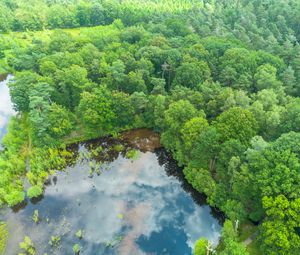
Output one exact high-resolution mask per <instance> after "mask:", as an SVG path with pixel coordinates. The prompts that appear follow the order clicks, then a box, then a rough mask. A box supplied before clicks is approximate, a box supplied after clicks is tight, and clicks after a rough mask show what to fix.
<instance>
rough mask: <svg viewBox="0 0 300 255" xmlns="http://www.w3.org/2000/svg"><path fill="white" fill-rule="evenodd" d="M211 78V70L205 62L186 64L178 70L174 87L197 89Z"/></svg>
mask: <svg viewBox="0 0 300 255" xmlns="http://www.w3.org/2000/svg"><path fill="white" fill-rule="evenodd" d="M209 77H210V69H209V67H208V65H207V63H206V62H204V61H191V62H184V63H182V65H181V66H179V67H178V68H177V69H176V75H175V78H174V81H173V86H176V85H181V86H184V87H188V88H192V89H194V88H196V87H197V86H198V85H199V84H201V83H202V82H204V81H205V80H207V79H208V78H209Z"/></svg>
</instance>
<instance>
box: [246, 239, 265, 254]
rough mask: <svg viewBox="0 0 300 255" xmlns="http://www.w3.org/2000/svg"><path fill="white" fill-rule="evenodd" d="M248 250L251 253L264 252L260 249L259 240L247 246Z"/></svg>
mask: <svg viewBox="0 0 300 255" xmlns="http://www.w3.org/2000/svg"><path fill="white" fill-rule="evenodd" d="M247 250H248V252H249V254H250V255H262V253H261V252H260V250H259V245H258V243H257V241H253V242H252V243H251V244H249V245H248V246H247Z"/></svg>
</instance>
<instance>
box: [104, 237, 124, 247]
mask: <svg viewBox="0 0 300 255" xmlns="http://www.w3.org/2000/svg"><path fill="white" fill-rule="evenodd" d="M123 238H124V237H123V236H122V235H118V236H116V237H115V238H114V239H113V240H112V241H108V242H106V244H105V245H106V247H108V248H113V247H115V246H116V245H118V244H119V243H120V242H121V241H122V240H123Z"/></svg>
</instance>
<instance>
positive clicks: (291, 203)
mask: <svg viewBox="0 0 300 255" xmlns="http://www.w3.org/2000/svg"><path fill="white" fill-rule="evenodd" d="M263 206H264V209H265V210H266V215H267V217H266V219H265V221H264V222H263V224H262V226H261V227H260V231H261V235H260V238H259V239H260V242H261V250H262V251H263V252H264V253H266V254H270V255H275V254H276V255H283V254H288V255H292V254H298V253H299V252H300V236H299V234H298V233H297V232H296V231H297V229H299V227H300V199H299V198H298V199H295V200H288V199H287V198H286V197H285V196H284V195H279V196H277V197H264V198H263Z"/></svg>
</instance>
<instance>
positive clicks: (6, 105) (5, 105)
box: [0, 75, 15, 148]
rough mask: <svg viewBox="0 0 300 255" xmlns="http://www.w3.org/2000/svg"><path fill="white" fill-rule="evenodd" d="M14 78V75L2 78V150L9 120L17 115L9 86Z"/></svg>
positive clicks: (0, 132)
mask: <svg viewBox="0 0 300 255" xmlns="http://www.w3.org/2000/svg"><path fill="white" fill-rule="evenodd" d="M12 77H13V76H12V75H8V76H6V77H4V76H0V148H1V140H2V138H3V136H4V135H5V133H6V129H7V124H8V122H9V119H10V117H11V116H12V115H14V114H15V112H14V110H13V107H12V103H11V99H10V94H9V88H8V86H7V83H8V82H9V80H10V79H12Z"/></svg>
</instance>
